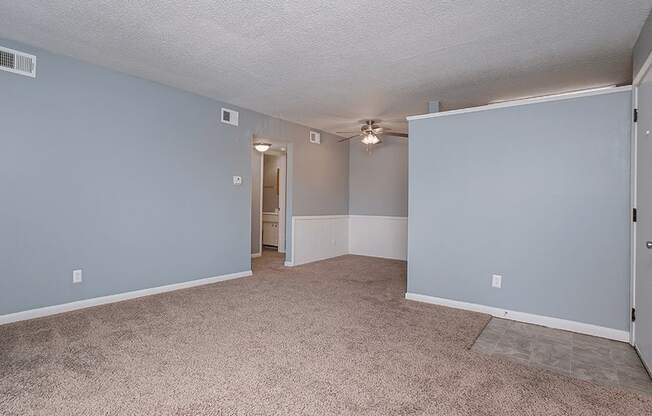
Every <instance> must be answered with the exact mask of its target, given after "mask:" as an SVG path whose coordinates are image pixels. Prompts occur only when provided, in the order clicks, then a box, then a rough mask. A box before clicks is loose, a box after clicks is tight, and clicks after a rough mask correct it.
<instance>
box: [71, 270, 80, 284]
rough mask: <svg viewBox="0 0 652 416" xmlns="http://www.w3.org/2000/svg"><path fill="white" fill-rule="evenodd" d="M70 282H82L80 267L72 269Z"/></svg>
mask: <svg viewBox="0 0 652 416" xmlns="http://www.w3.org/2000/svg"><path fill="white" fill-rule="evenodd" d="M72 282H73V283H81V282H82V271H81V269H78V270H73V271H72Z"/></svg>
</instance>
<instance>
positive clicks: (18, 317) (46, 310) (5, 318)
mask: <svg viewBox="0 0 652 416" xmlns="http://www.w3.org/2000/svg"><path fill="white" fill-rule="evenodd" d="M252 274H253V273H252V271H251V270H247V271H244V272H237V273H229V274H223V275H221V276H215V277H207V278H205V279H198V280H190V281H188V282H181V283H174V284H171V285H165V286H158V287H153V288H149V289H141V290H134V291H132V292H124V293H117V294H115V295H108V296H101V297H98V298H92V299H83V300H78V301H75V302H70V303H63V304H61V305H53V306H46V307H43V308H37V309H30V310H27V311H21V312H15V313H10V314H7V315H0V325H3V324H8V323H11V322H18V321H24V320H27V319H34V318H41V317H44V316H49V315H56V314H60V313H64V312H70V311H74V310H77V309H83V308H90V307H91V306H99V305H105V304H107V303H114V302H121V301H123V300H129V299H135V298H140V297H143V296H149V295H156V294H158V293H165V292H172V291H174V290H179V289H187V288H191V287H195V286H201V285H208V284H211V283H217V282H223V281H225V280H231V279H237V278H240V277H247V276H251V275H252Z"/></svg>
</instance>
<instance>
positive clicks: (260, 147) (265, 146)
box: [254, 142, 272, 153]
mask: <svg viewBox="0 0 652 416" xmlns="http://www.w3.org/2000/svg"><path fill="white" fill-rule="evenodd" d="M270 147H272V145H271V144H269V143H265V142H256V143H254V149H256V150H258V151H259V152H260V153H264V152H266V151H268V150H269V148H270Z"/></svg>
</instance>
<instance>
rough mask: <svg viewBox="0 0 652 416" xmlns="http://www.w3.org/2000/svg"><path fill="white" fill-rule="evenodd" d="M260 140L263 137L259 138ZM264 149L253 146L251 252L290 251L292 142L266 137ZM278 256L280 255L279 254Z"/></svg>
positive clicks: (254, 254) (256, 253)
mask: <svg viewBox="0 0 652 416" xmlns="http://www.w3.org/2000/svg"><path fill="white" fill-rule="evenodd" d="M259 141H260V139H259ZM264 142H265V143H266V144H267V146H263V147H261V148H262V149H263V150H264V151H260V150H256V148H255V147H254V149H252V152H253V153H252V199H251V201H252V205H251V212H252V216H251V231H252V235H251V243H252V244H251V246H252V249H251V253H252V257H253V258H256V257H261V256H263V255H264V254H265V253H267V254H270V253H272V252H274V253H275V254H278V255H281V257H279V258H281V262H283V258H282V257H284V256H283V254H284V253H285V252H286V246H287V244H288V243H289V242H287V238H286V235H287V231H286V229H287V216H288V215H289V211H290V209H288V204H287V199H288V197H287V195H288V194H289V192H288V164H289V163H288V161H289V157H288V154H289V151H288V150H289V144H286V143H283V142H280V141H272V140H264ZM277 257H278V256H277Z"/></svg>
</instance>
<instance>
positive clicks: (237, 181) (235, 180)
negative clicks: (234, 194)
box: [233, 176, 242, 185]
mask: <svg viewBox="0 0 652 416" xmlns="http://www.w3.org/2000/svg"><path fill="white" fill-rule="evenodd" d="M233 184H234V185H242V176H234V177H233Z"/></svg>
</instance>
